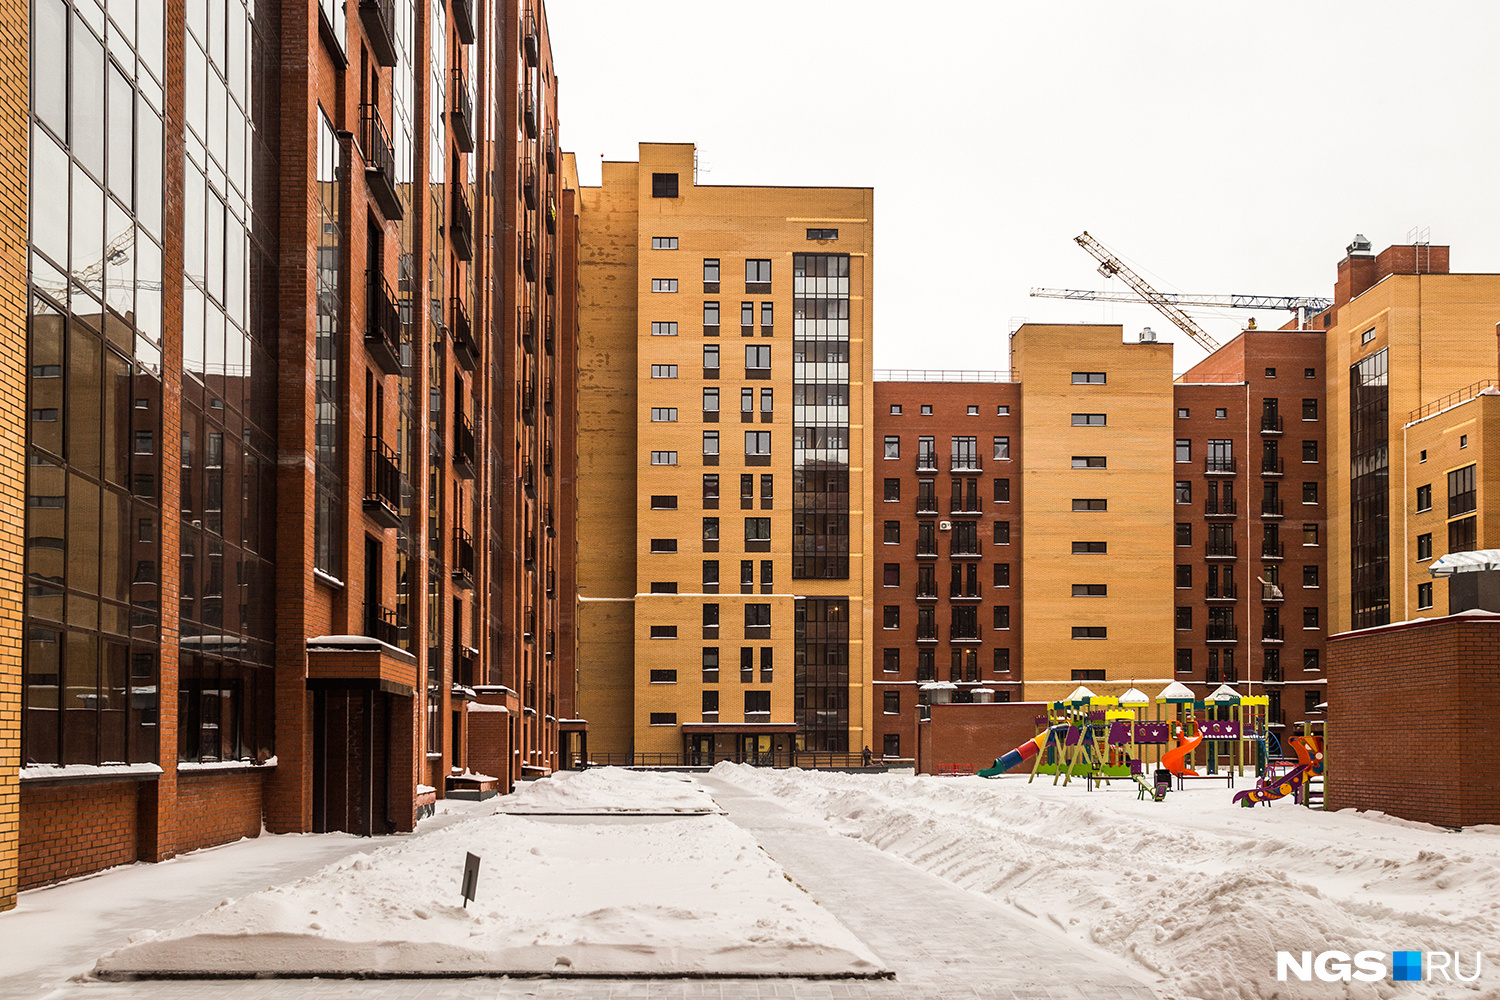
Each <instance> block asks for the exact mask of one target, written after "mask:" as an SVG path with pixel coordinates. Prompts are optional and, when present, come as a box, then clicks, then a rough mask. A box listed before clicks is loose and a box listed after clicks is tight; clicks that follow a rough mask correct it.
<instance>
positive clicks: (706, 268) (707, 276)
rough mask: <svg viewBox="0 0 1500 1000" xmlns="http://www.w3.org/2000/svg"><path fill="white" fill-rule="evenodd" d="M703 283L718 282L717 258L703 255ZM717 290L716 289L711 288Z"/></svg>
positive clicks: (715, 283) (714, 283)
mask: <svg viewBox="0 0 1500 1000" xmlns="http://www.w3.org/2000/svg"><path fill="white" fill-rule="evenodd" d="M703 283H704V284H705V285H717V284H718V283H719V258H717V257H705V258H704V260H703ZM713 291H717V289H713Z"/></svg>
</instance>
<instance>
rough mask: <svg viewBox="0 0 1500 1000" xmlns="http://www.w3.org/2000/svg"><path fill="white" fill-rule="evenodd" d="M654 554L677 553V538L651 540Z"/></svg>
mask: <svg viewBox="0 0 1500 1000" xmlns="http://www.w3.org/2000/svg"><path fill="white" fill-rule="evenodd" d="M651 551H652V552H676V551H677V539H675V538H653V539H651Z"/></svg>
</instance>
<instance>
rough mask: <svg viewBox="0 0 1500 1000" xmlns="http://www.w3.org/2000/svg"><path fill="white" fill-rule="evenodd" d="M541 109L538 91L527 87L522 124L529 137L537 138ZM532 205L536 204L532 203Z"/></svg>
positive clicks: (522, 104) (522, 103)
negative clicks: (537, 96)
mask: <svg viewBox="0 0 1500 1000" xmlns="http://www.w3.org/2000/svg"><path fill="white" fill-rule="evenodd" d="M540 110H541V109H540V108H539V107H538V106H537V99H536V92H535V91H533V90H532V89H531V88H530V87H527V88H526V94H525V95H524V96H523V97H522V98H521V124H522V125H523V126H525V128H526V136H527V138H530V139H535V138H536V133H537V114H538V113H539V112H540ZM532 207H533V208H535V207H536V206H535V205H532Z"/></svg>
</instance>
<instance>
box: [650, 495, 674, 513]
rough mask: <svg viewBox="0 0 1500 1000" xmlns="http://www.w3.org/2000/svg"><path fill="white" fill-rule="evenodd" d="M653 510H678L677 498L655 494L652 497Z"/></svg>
mask: <svg viewBox="0 0 1500 1000" xmlns="http://www.w3.org/2000/svg"><path fill="white" fill-rule="evenodd" d="M651 509H652V510H676V509H677V498H676V497H675V496H668V495H664V494H660V493H658V494H653V495H652V497H651Z"/></svg>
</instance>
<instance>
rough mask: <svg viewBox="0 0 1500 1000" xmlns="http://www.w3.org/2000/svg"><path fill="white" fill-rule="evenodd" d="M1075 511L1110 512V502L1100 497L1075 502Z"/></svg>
mask: <svg viewBox="0 0 1500 1000" xmlns="http://www.w3.org/2000/svg"><path fill="white" fill-rule="evenodd" d="M1073 509H1074V510H1109V501H1108V500H1105V499H1103V498H1100V497H1094V498H1085V499H1078V498H1074V500H1073Z"/></svg>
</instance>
